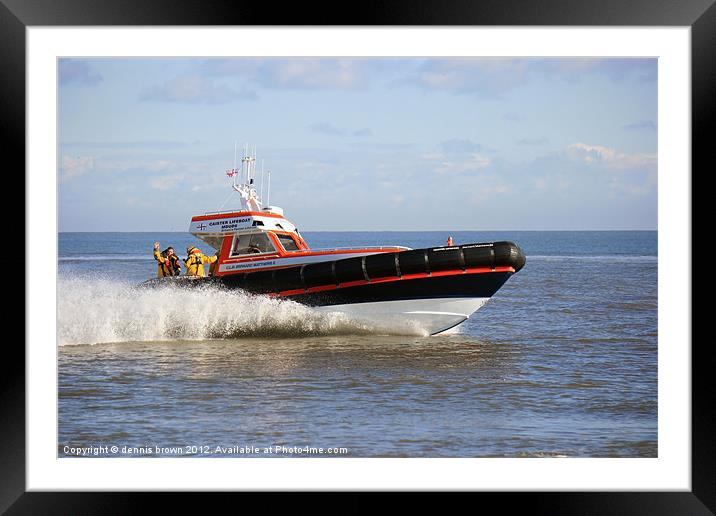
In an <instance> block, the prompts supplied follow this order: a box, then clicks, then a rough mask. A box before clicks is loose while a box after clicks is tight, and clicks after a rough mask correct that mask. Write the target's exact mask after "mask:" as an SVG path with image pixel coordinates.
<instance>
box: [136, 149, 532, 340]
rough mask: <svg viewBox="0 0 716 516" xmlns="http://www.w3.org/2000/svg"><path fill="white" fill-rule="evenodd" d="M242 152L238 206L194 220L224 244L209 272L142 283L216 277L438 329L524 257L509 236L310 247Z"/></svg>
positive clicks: (473, 305) (459, 317)
mask: <svg viewBox="0 0 716 516" xmlns="http://www.w3.org/2000/svg"><path fill="white" fill-rule="evenodd" d="M245 155H246V156H245V157H244V158H242V166H241V169H240V170H239V169H236V168H234V169H231V170H229V171H227V175H229V177H232V178H233V184H232V188H233V189H234V191H236V192H237V193H238V194H239V197H240V200H241V207H240V209H237V210H230V211H223V212H212V213H205V214H203V215H197V216H194V217H192V219H191V222H190V225H189V232H190V233H191V234H192V235H194V236H195V237H196V238H198V239H200V240H202V241H203V242H205V243H206V244H207V245H209V246H211V247H212V248H213V249H215V250H216V252H217V256H218V260H217V262H216V264H215V265H214V266H212V271H213V272H212V275H211V276H209V277H206V278H197V277H189V276H180V277H167V278H154V279H152V280H149V281H147V282H145V283H144V285H147V286H157V285H162V284H166V283H168V282H173V283H178V284H181V285H186V286H197V285H205V284H213V285H218V286H219V287H221V288H229V289H241V290H244V291H246V292H249V293H252V294H257V295H265V296H270V297H277V298H281V299H289V300H291V301H295V302H298V303H301V304H304V305H308V306H311V307H314V308H315V309H316V310H322V311H329V312H344V313H346V314H349V315H350V316H352V317H355V318H357V319H359V320H365V321H366V322H367V323H376V324H379V325H380V326H382V327H385V326H386V325H388V326H390V327H393V326H395V327H397V326H404V325H405V324H409V325H412V327H414V328H420V329H421V330H422V331H424V332H427V333H429V334H437V333H441V332H443V331H446V330H448V329H450V328H452V327H454V326H457V325H458V324H460V323H462V322H464V321H465V320H467V319H468V317H470V315H472V314H473V313H474V312H475V311H477V310H478V309H479V308H481V307H482V306H483V305H484V304H485V303H486V302H487V301H488V300H489V299H490V298H491V297H492V296H493V295H494V294H495V293H496V292H497V291H498V290H499V289H500V287H502V285H504V283H505V282H506V281H507V280H508V279H509V278H510V276H512V275H513V274H515V273H516V272H518V271H519V270H520V269H522V267H523V266H524V265H525V255H524V253H523V252H522V250H521V249H520V248H519V247H518V246H517V245H516V244H514V243H513V242H506V241H505V242H481V243H470V244H463V245H450V246H439V247H432V248H426V249H410V248H408V247H403V246H387V247H386V246H381V247H345V248H344V247H341V248H332V249H311V248H310V247H309V245H308V244H307V242H306V241H305V240H304V238H303V236H302V235H301V233H300V232H299V230H298V228H297V227H296V226H295V225H294V224H293V223H292V222H290V221H289V220H288V219H287V218H286V217H285V216H284V213H283V210H282V209H281V208H279V207H276V206H270V205H267V206H265V207H264V206H263V205H262V202H261V199H260V196H259V194H258V192H257V191H256V188H255V182H254V178H255V175H256V174H255V162H256V158H255V152H254V153H253V154H249V152H245ZM261 185H262V186H261V190H263V174H262V180H261ZM268 195H269V197H267V198H270V175H269V183H268ZM267 204H268V203H267Z"/></svg>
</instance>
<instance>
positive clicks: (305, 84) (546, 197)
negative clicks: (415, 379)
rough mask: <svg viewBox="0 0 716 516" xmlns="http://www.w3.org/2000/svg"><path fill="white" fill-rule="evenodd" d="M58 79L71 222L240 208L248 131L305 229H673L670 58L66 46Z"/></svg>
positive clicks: (165, 224) (82, 225) (109, 226)
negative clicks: (81, 51)
mask: <svg viewBox="0 0 716 516" xmlns="http://www.w3.org/2000/svg"><path fill="white" fill-rule="evenodd" d="M58 92H59V95H58V151H57V166H58V170H57V180H58V202H59V204H58V206H59V207H58V220H59V230H60V231H61V232H64V231H186V230H187V229H188V227H189V222H190V219H191V217H192V216H193V215H200V214H203V213H205V212H208V211H218V210H228V209H232V208H235V207H238V206H239V203H238V195H237V194H235V193H233V192H232V190H231V188H230V179H229V178H228V177H227V176H226V170H227V169H230V168H232V167H233V166H234V148H235V144H237V143H238V146H239V148H240V149H241V148H243V146H244V144H249V145H251V146H256V149H257V162H258V166H257V169H258V170H259V171H260V170H261V168H262V166H263V168H264V170H265V171H271V198H270V201H271V204H272V205H275V206H280V207H282V208H283V209H284V213H285V215H286V216H287V218H289V219H290V220H291V221H292V222H294V224H296V225H297V226H298V227H299V228H300V229H301V231H340V230H346V231H371V230H374V231H420V230H426V231H427V230H448V231H449V230H452V231H460V230H463V231H465V230H474V231H491V230H625V229H626V230H630V229H646V230H655V229H656V228H657V129H658V128H657V60H656V59H641V58H619V59H611V58H610V59H599V58H584V59H577V58H569V59H565V58H425V59H424V58H346V59H342V58H173V59H165V58H131V59H125V58H104V59H96V58H92V59H77V58H72V59H68V58H63V59H60V60H59V61H58ZM239 154H240V153H239ZM239 158H240V156H239ZM259 177H260V176H259ZM258 180H259V179H257V181H258Z"/></svg>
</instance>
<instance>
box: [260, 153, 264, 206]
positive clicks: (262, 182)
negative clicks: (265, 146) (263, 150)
mask: <svg viewBox="0 0 716 516" xmlns="http://www.w3.org/2000/svg"><path fill="white" fill-rule="evenodd" d="M260 198H261V202H263V200H264V160H261V197H260Z"/></svg>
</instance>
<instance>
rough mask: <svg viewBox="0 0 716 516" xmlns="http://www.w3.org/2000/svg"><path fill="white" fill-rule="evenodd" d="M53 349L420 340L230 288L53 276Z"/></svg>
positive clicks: (410, 330) (413, 329) (411, 330)
mask: <svg viewBox="0 0 716 516" xmlns="http://www.w3.org/2000/svg"><path fill="white" fill-rule="evenodd" d="M57 299H58V308H57V329H58V341H59V345H61V346H64V345H73V344H98V343H110V342H137V341H166V340H200V339H220V338H241V337H256V336H265V337H300V336H324V335H356V334H372V333H383V334H386V333H389V334H403V335H405V334H407V335H426V332H425V331H424V330H423V329H422V328H419V327H417V326H410V325H408V326H406V327H403V328H395V327H380V326H379V325H375V324H371V323H370V322H366V321H360V320H357V319H353V318H351V317H350V316H349V315H347V314H345V313H340V312H319V311H317V310H313V309H311V308H309V307H306V306H304V305H301V304H298V303H295V302H293V301H287V300H280V299H272V298H269V297H266V296H256V295H251V294H247V293H245V292H242V291H238V290H226V289H219V288H217V287H212V286H207V287H203V288H193V289H181V288H179V287H176V286H166V287H160V288H142V287H139V286H137V285H132V284H128V283H123V282H119V281H116V280H110V279H102V278H71V279H68V278H60V279H59V281H58V284H57Z"/></svg>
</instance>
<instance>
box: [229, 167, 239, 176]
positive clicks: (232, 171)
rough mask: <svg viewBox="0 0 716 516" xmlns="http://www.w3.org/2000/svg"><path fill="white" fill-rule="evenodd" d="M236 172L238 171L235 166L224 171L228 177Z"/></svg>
mask: <svg viewBox="0 0 716 516" xmlns="http://www.w3.org/2000/svg"><path fill="white" fill-rule="evenodd" d="M238 173H239V172H238V171H237V170H236V169H235V168H232V169H230V170H227V171H226V175H227V176H229V177H234V176H235V175H236V174H238Z"/></svg>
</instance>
